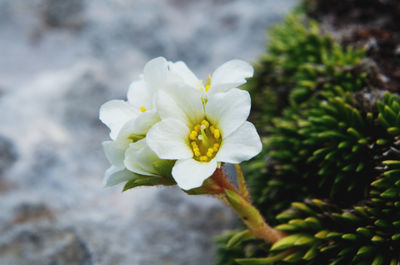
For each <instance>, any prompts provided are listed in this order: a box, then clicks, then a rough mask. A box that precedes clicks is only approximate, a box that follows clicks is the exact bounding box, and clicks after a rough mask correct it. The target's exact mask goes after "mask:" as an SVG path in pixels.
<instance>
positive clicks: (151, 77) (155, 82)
mask: <svg viewBox="0 0 400 265" xmlns="http://www.w3.org/2000/svg"><path fill="white" fill-rule="evenodd" d="M167 74H168V62H167V60H165V58H163V57H157V58H155V59H153V60H151V61H149V62H148V63H146V65H145V66H144V70H143V77H144V81H145V82H146V83H148V84H150V86H151V88H152V89H153V90H155V91H157V90H158V89H160V88H162V87H164V86H165V84H166V82H167Z"/></svg>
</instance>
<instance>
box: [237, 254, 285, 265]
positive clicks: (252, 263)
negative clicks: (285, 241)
mask: <svg viewBox="0 0 400 265" xmlns="http://www.w3.org/2000/svg"><path fill="white" fill-rule="evenodd" d="M289 254H290V252H287V251H284V252H281V253H279V254H277V255H275V256H271V257H267V258H247V259H235V261H236V262H237V263H239V264H240V265H268V264H272V263H274V262H276V261H279V260H282V259H283V258H285V257H286V256H287V255H289Z"/></svg>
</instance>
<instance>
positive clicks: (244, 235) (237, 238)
mask: <svg viewBox="0 0 400 265" xmlns="http://www.w3.org/2000/svg"><path fill="white" fill-rule="evenodd" d="M250 238H254V235H253V234H252V233H251V232H250V231H249V230H244V231H242V232H239V233H236V234H235V235H234V236H233V237H231V239H229V241H228V243H226V246H227V247H228V248H232V247H235V246H237V245H239V244H240V243H241V242H242V241H244V240H247V239H250Z"/></svg>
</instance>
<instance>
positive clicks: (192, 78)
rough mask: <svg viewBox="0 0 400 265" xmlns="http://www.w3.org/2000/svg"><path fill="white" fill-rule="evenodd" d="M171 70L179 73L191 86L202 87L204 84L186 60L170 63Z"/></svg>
mask: <svg viewBox="0 0 400 265" xmlns="http://www.w3.org/2000/svg"><path fill="white" fill-rule="evenodd" d="M169 68H170V71H171V72H172V73H173V74H176V75H178V76H179V77H180V78H182V80H183V81H184V82H185V83H186V84H187V85H189V86H191V87H193V88H195V89H200V88H201V86H202V84H201V80H199V79H198V78H197V77H196V75H195V74H194V73H193V72H192V71H190V69H189V67H187V65H186V64H185V63H184V62H176V63H169Z"/></svg>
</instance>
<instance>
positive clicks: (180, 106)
mask: <svg viewBox="0 0 400 265" xmlns="http://www.w3.org/2000/svg"><path fill="white" fill-rule="evenodd" d="M201 96H202V93H201V91H200V90H195V89H192V88H190V87H188V86H186V85H176V86H173V87H170V88H168V89H166V90H163V91H159V93H158V96H157V101H156V102H157V103H156V105H157V110H158V112H159V114H160V117H161V118H162V119H167V118H174V119H178V120H181V121H183V122H184V123H185V124H186V125H188V126H191V125H194V124H195V123H198V122H200V121H201V120H202V119H203V118H204V107H203V102H202V99H201Z"/></svg>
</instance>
